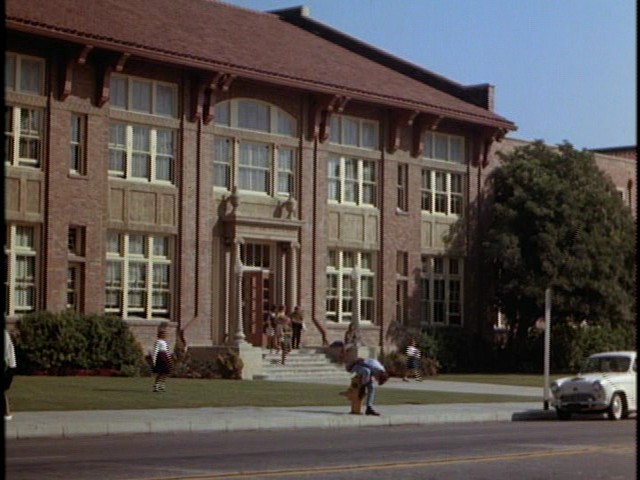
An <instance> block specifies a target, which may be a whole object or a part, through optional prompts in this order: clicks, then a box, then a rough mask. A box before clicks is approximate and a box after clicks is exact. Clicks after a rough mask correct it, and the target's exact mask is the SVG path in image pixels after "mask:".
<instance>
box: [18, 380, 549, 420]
mask: <svg viewBox="0 0 640 480" xmlns="http://www.w3.org/2000/svg"><path fill="white" fill-rule="evenodd" d="M152 383H153V381H152V379H151V378H120V377H73V376H69V377H46V376H34V377H31V376H18V377H16V378H15V379H14V382H13V384H12V386H11V390H10V392H9V397H10V400H11V408H12V410H14V411H16V412H27V411H73V410H129V409H153V408H200V407H238V406H254V407H292V406H337V405H346V400H345V399H344V397H342V396H340V395H339V392H341V391H343V390H345V389H346V385H345V386H340V385H321V384H309V383H293V382H271V381H253V382H247V381H237V380H196V379H183V378H170V379H169V380H168V382H167V390H166V392H163V393H153V392H152V391H151V387H152ZM530 400H537V399H536V398H531V399H530V398H528V397H521V396H509V395H488V394H471V393H450V392H429V391H415V390H411V391H410V390H402V389H393V388H390V387H388V386H383V387H380V388H379V389H377V392H376V403H377V404H379V405H401V404H411V405H429V404H441V403H486V402H525V401H530Z"/></svg>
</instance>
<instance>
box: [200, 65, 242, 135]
mask: <svg viewBox="0 0 640 480" xmlns="http://www.w3.org/2000/svg"><path fill="white" fill-rule="evenodd" d="M235 78H236V75H232V74H229V73H222V72H207V73H204V74H201V75H199V76H196V77H195V78H194V81H193V88H192V95H191V121H192V122H195V121H198V120H200V119H202V122H203V123H204V124H205V125H209V124H210V123H211V121H212V120H213V117H214V108H215V104H216V101H217V93H218V92H227V91H229V88H230V87H231V83H232V82H233V81H234V80H235Z"/></svg>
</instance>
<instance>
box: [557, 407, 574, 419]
mask: <svg viewBox="0 0 640 480" xmlns="http://www.w3.org/2000/svg"><path fill="white" fill-rule="evenodd" d="M556 414H557V415H558V420H571V412H569V411H567V410H561V409H559V408H556Z"/></svg>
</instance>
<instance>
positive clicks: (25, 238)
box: [16, 225, 33, 249]
mask: <svg viewBox="0 0 640 480" xmlns="http://www.w3.org/2000/svg"><path fill="white" fill-rule="evenodd" d="M16 246H17V247H24V248H29V249H32V248H33V228H32V227H25V226H21V225H18V226H17V227H16Z"/></svg>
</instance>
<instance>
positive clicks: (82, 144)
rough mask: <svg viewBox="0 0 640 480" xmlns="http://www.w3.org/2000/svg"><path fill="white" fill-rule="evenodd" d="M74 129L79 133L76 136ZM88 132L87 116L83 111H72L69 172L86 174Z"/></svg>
mask: <svg viewBox="0 0 640 480" xmlns="http://www.w3.org/2000/svg"><path fill="white" fill-rule="evenodd" d="M74 123H75V126H74ZM74 129H75V130H76V134H77V137H75V138H74ZM86 133H87V116H86V115H84V114H81V113H71V125H70V132H69V172H71V173H72V174H75V175H85V174H86V170H87V169H86V165H87V162H86V146H87V142H86V138H87V137H86Z"/></svg>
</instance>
